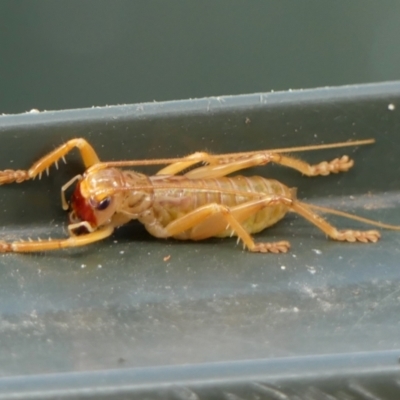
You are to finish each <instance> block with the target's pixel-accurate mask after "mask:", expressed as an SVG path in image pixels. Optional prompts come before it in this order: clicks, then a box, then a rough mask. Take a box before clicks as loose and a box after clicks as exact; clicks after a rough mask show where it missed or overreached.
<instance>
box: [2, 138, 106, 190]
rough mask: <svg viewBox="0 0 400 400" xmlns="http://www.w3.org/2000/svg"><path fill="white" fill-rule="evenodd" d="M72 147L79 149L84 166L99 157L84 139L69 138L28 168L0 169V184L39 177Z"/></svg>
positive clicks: (94, 161) (89, 165)
mask: <svg viewBox="0 0 400 400" xmlns="http://www.w3.org/2000/svg"><path fill="white" fill-rule="evenodd" d="M74 148H77V149H78V150H79V151H80V153H81V156H82V160H83V163H84V164H85V167H86V168H89V167H91V166H92V165H94V164H96V163H98V162H99V158H98V156H97V154H96V152H95V151H94V149H93V147H92V146H91V145H90V144H89V143H88V142H87V141H86V140H85V139H81V138H78V139H71V140H69V141H68V142H66V143H64V144H62V145H61V146H59V147H57V148H56V149H55V150H53V151H51V152H50V153H48V154H46V155H45V156H44V157H42V158H41V159H40V160H39V161H36V162H35V163H34V164H33V165H32V167H31V168H29V169H28V170H11V169H6V170H4V171H0V185H3V184H6V183H12V182H17V183H20V182H23V181H26V180H29V179H34V178H36V176H38V175H39V178H40V177H41V175H42V173H43V172H44V171H47V172H48V170H49V168H50V167H51V166H52V165H53V164H56V163H57V162H58V160H60V159H61V158H64V156H65V155H67V153H69V152H70V151H71V150H72V149H74Z"/></svg>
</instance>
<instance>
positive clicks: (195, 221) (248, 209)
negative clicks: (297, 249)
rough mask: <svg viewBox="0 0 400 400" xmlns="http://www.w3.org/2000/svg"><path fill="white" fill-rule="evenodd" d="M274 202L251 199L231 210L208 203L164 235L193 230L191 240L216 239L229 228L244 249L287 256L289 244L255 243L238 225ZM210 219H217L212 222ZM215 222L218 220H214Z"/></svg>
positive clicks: (282, 242) (171, 226)
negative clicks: (213, 237) (285, 254)
mask: <svg viewBox="0 0 400 400" xmlns="http://www.w3.org/2000/svg"><path fill="white" fill-rule="evenodd" d="M276 200H277V199H276V198H275V197H271V198H269V199H261V200H254V201H251V202H248V203H245V204H243V205H240V206H237V207H233V208H232V209H230V208H229V207H227V206H223V205H220V204H216V203H212V204H207V205H205V206H202V207H199V208H197V209H196V210H193V211H192V212H190V213H189V214H186V215H184V216H182V217H180V218H178V219H177V220H175V221H173V222H171V223H170V224H168V225H167V226H166V227H165V231H166V233H167V235H166V236H175V235H179V234H180V233H182V232H185V231H187V230H189V229H192V228H193V232H192V235H191V237H190V238H191V239H193V240H201V239H205V238H208V237H212V236H215V235H217V234H218V233H220V232H221V231H224V230H226V229H227V228H226V227H227V226H229V229H231V230H232V231H233V232H234V233H235V234H236V235H237V236H238V238H239V239H240V240H242V241H243V243H244V246H245V247H247V248H248V249H249V250H250V251H252V252H260V253H267V252H271V253H286V252H287V251H288V249H289V248H290V244H289V242H287V241H280V242H269V243H268V242H267V243H255V242H254V240H253V239H252V237H251V236H250V234H249V233H248V232H247V231H246V229H245V228H244V227H243V225H242V224H241V222H240V220H244V219H246V218H248V217H249V216H251V215H252V214H254V213H255V212H257V211H258V210H260V209H261V208H263V207H267V206H272V205H274V204H276ZM279 201H280V200H278V202H279ZM235 214H236V215H237V217H236V215H235ZM213 217H216V218H214V219H213ZM207 219H210V221H207ZM216 219H220V220H219V221H216ZM221 222H222V226H221ZM218 226H219V227H218ZM196 228H199V229H196Z"/></svg>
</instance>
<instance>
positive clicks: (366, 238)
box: [335, 230, 381, 243]
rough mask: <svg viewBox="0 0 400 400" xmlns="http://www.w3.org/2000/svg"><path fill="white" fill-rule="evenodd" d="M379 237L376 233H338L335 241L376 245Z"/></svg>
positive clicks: (347, 231)
mask: <svg viewBox="0 0 400 400" xmlns="http://www.w3.org/2000/svg"><path fill="white" fill-rule="evenodd" d="M380 237H381V234H380V233H379V232H378V231H352V230H346V231H338V233H337V236H336V237H335V239H336V240H343V241H347V242H362V243H369V242H372V243H376V242H377V241H378V240H379V239H380Z"/></svg>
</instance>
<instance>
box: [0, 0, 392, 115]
mask: <svg viewBox="0 0 400 400" xmlns="http://www.w3.org/2000/svg"><path fill="white" fill-rule="evenodd" d="M399 37H400V2H396V1H379V2H378V1H377V2H372V1H364V0H362V1H352V2H349V1H347V0H342V1H334V2H333V1H321V0H315V1H299V2H296V1H291V0H287V1H282V0H280V1H274V0H271V1H267V0H263V1H255V0H253V1H239V0H225V1H223V0H220V1H215V0H202V1H197V2H194V1H190V2H186V1H177V0H169V1H166V0H146V1H132V0H117V1H115V0H114V1H102V0H96V1H92V0H86V1H84V2H82V1H80V0H79V1H78V0H69V1H57V2H54V1H47V0H43V1H28V0H25V1H16V0H2V1H1V2H0V93H1V96H0V113H19V112H24V111H29V110H31V109H33V108H37V109H40V110H57V109H69V108H79V107H91V106H103V105H107V104H108V105H110V104H128V103H137V102H148V101H153V100H155V101H164V100H172V99H184V98H195V97H203V96H218V95H227V94H239V93H253V92H265V91H271V90H288V89H299V88H310V87H318V86H331V85H344V84H351V83H365V82H376V81H384V80H394V79H399V78H400V65H399V64H400V52H399Z"/></svg>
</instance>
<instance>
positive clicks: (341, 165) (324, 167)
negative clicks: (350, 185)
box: [312, 156, 354, 176]
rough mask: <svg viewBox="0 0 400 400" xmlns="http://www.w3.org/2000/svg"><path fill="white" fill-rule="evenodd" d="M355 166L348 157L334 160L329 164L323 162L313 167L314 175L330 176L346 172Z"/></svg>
mask: <svg viewBox="0 0 400 400" xmlns="http://www.w3.org/2000/svg"><path fill="white" fill-rule="evenodd" d="M353 165H354V161H353V160H351V159H350V158H349V157H348V156H343V157H341V158H335V159H334V160H332V161H330V162H327V161H323V162H321V163H319V164H317V165H314V166H313V173H312V174H313V175H314V176H317V175H329V174H332V173H333V174H337V173H338V172H346V171H348V170H349V169H350V168H351V167H352V166H353Z"/></svg>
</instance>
